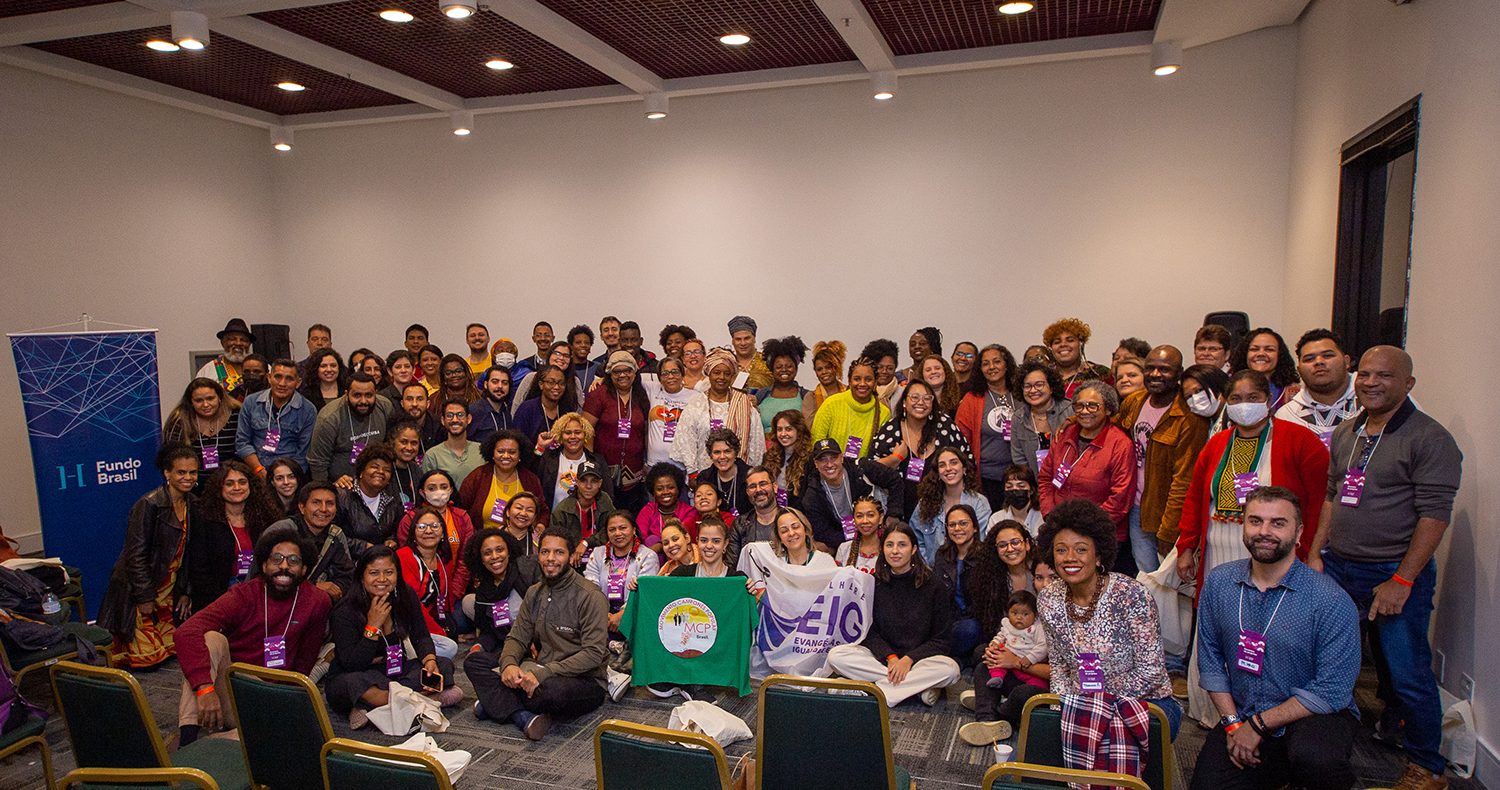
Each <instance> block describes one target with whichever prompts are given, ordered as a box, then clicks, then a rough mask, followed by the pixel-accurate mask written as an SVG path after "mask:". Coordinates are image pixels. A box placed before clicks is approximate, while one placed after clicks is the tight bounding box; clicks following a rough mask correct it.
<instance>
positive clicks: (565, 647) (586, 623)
mask: <svg viewBox="0 0 1500 790" xmlns="http://www.w3.org/2000/svg"><path fill="white" fill-rule="evenodd" d="M575 545H576V542H575V541H574V540H573V538H572V537H571V536H570V535H568V533H566V532H564V531H562V530H559V529H555V528H549V529H548V530H547V531H546V532H543V533H542V539H541V543H540V545H539V547H538V548H537V560H538V562H539V563H540V564H541V568H542V580H541V581H540V582H537V583H536V584H533V585H532V586H531V589H529V590H527V591H526V596H525V598H523V599H522V602H521V606H520V608H519V609H518V610H517V611H516V612H514V613H513V614H514V617H515V622H514V624H512V625H511V629H510V634H509V635H508V636H507V637H506V639H505V645H504V646H503V647H501V649H500V651H499V652H498V653H491V652H487V651H484V650H475V651H473V652H471V653H469V656H468V658H467V659H466V660H465V661H464V674H466V675H468V676H469V682H471V683H473V684H474V695H475V696H477V697H478V698H479V700H478V701H477V702H475V703H474V717H475V718H477V719H493V720H495V721H509V722H511V723H513V724H515V725H516V726H517V727H518V728H520V730H521V732H523V733H525V735H526V737H527V738H529V739H531V740H533V741H537V740H541V739H542V736H544V735H546V734H547V730H549V729H550V728H551V727H552V717H553V716H560V717H564V718H572V717H574V716H580V715H582V714H584V713H588V712H589V711H591V710H594V709H595V708H597V707H599V706H600V705H602V704H604V695H605V671H604V670H605V659H606V657H607V656H608V655H609V650H608V647H607V644H606V642H607V640H608V639H609V616H608V613H609V605H608V604H607V603H606V602H605V600H604V593H602V592H600V591H599V588H598V587H597V586H595V585H593V584H589V583H588V582H586V581H585V580H584V579H583V577H582V576H579V575H578V573H577V572H575V571H574V570H573V568H572V566H570V565H569V564H568V560H569V558H570V557H572V556H573V548H574V546H575ZM533 650H534V651H535V657H533Z"/></svg>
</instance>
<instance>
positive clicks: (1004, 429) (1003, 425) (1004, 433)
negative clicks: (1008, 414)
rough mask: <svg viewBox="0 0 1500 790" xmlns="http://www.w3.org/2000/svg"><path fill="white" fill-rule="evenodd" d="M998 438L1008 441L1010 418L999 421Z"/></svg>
mask: <svg viewBox="0 0 1500 790" xmlns="http://www.w3.org/2000/svg"><path fill="white" fill-rule="evenodd" d="M1000 440H1001V441H1006V442H1008V441H1010V420H1002V421H1001V422H1000Z"/></svg>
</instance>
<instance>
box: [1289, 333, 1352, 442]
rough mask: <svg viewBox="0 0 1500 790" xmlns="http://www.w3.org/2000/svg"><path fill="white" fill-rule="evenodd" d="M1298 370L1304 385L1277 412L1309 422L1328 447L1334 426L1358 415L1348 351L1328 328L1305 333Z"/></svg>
mask: <svg viewBox="0 0 1500 790" xmlns="http://www.w3.org/2000/svg"><path fill="white" fill-rule="evenodd" d="M1297 374H1298V375H1299V376H1301V378H1302V389H1300V390H1298V391H1297V394H1296V395H1293V396H1292V399H1291V400H1289V401H1287V402H1286V403H1284V404H1282V406H1281V408H1280V409H1277V410H1276V416H1277V418H1279V419H1283V420H1295V421H1296V422H1300V423H1302V424H1303V425H1306V426H1307V427H1308V428H1309V429H1310V430H1311V431H1312V432H1313V433H1315V434H1317V435H1318V438H1319V439H1322V440H1323V446H1324V447H1327V446H1328V445H1329V443H1330V442H1332V441H1333V429H1334V428H1337V427H1338V426H1339V424H1341V423H1342V422H1344V421H1345V420H1349V419H1353V418H1354V417H1356V416H1358V415H1359V399H1358V398H1356V397H1355V396H1354V377H1353V376H1350V375H1349V355H1348V354H1346V353H1344V344H1343V342H1341V341H1340V340H1339V336H1338V335H1335V334H1334V333H1332V332H1330V331H1328V330H1327V329H1311V330H1308V331H1307V332H1305V333H1303V335H1302V337H1301V338H1299V339H1298V340H1297Z"/></svg>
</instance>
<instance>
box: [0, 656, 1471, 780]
mask: <svg viewBox="0 0 1500 790" xmlns="http://www.w3.org/2000/svg"><path fill="white" fill-rule="evenodd" d="M139 678H140V681H141V685H142V686H143V687H144V688H145V690H146V694H147V697H148V698H149V700H150V704H151V709H152V713H153V714H154V715H155V717H156V720H157V724H158V725H159V726H161V727H162V731H163V734H164V735H165V736H168V737H170V736H171V735H172V734H173V733H174V732H175V724H176V718H177V695H178V689H179V684H180V683H181V679H182V675H181V673H180V672H179V671H178V669H177V667H176V664H175V662H174V663H171V664H168V665H167V666H165V667H163V668H161V669H158V670H156V671H153V672H147V673H142V674H140V675H139ZM459 683H460V685H461V686H463V687H464V688H465V689H466V690H469V689H470V687H469V684H468V680H467V679H466V678H464V677H463V673H462V672H460V673H459ZM1372 688H1373V675H1372V673H1369V672H1366V677H1365V678H1362V680H1361V684H1360V689H1359V698H1360V703H1361V707H1362V708H1364V709H1365V711H1366V713H1365V716H1364V720H1365V722H1367V723H1366V725H1365V726H1364V728H1363V729H1362V730H1361V734H1360V737H1359V739H1358V740H1357V741H1356V743H1355V751H1354V764H1355V768H1356V772H1357V774H1358V776H1359V779H1360V786H1361V787H1379V786H1389V785H1390V784H1392V783H1393V782H1394V781H1395V778H1396V777H1397V776H1398V775H1399V774H1400V772H1401V768H1402V763H1403V760H1402V756H1401V753H1400V752H1399V751H1397V750H1394V749H1391V748H1388V747H1385V746H1382V745H1381V744H1379V743H1377V742H1375V741H1374V740H1373V739H1372V738H1371V737H1370V736H1369V728H1370V726H1371V725H1370V724H1369V722H1373V721H1374V717H1373V716H1372V715H1370V714H1369V711H1370V709H1371V706H1372V704H1373V696H1372V694H1371V691H1372ZM948 691H949V694H948V696H947V697H946V698H945V699H943V700H941V701H940V702H938V704H937V705H935V706H933V707H931V708H928V707H926V706H924V705H922V704H921V703H920V702H918V701H916V700H915V699H913V700H911V701H909V702H906V703H903V704H902V705H900V706H898V707H897V708H896V709H895V710H893V711H892V712H891V733H892V737H893V739H894V751H895V756H896V762H897V763H898V764H900V765H901V766H902V767H904V768H906V769H907V770H908V771H910V772H911V775H912V776H913V777H914V778H915V779H916V780H917V785H918V787H920V788H924V789H925V788H938V789H939V790H947V789H948V788H973V787H978V786H979V781H980V778H981V777H982V776H983V775H984V769H985V768H986V767H987V765H988V762H989V760H990V759H991V758H990V752H989V750H987V749H976V748H973V747H970V746H967V745H965V744H964V743H962V742H961V741H959V740H958V739H957V732H958V728H959V726H960V725H962V724H964V723H966V722H968V721H969V720H970V716H971V715H972V714H970V713H969V712H968V711H966V710H964V709H963V708H961V707H960V706H959V704H958V691H959V689H958V687H954V688H951V689H949V690H948ZM22 693H23V694H25V695H26V697H27V698H28V699H30V700H32V701H34V702H37V703H39V704H44V705H45V706H46V707H48V708H51V707H52V702H51V694H50V688H49V687H48V685H47V681H46V674H45V673H42V672H37V673H33V675H32V677H29V678H27V680H26V684H25V688H23V689H22ZM680 702H681V699H680V698H677V699H672V700H663V699H657V698H656V697H653V696H651V695H650V694H649V693H647V692H646V690H645V689H633V690H632V691H631V692H630V693H629V694H628V695H627V696H626V697H625V699H624V700H622V701H621V702H620V703H618V704H617V703H610V702H606V703H605V704H604V706H603V707H602V708H600V709H598V710H596V711H594V712H593V713H592V714H589V715H588V716H584V717H582V718H579V719H576V720H574V721H570V722H559V723H558V724H557V725H556V726H554V727H553V729H552V732H551V733H550V734H549V735H548V736H547V737H546V738H545V739H544V740H542V741H540V742H538V743H532V742H530V741H527V740H526V739H525V738H524V737H523V736H522V735H521V733H520V732H519V731H518V730H517V729H516V728H515V727H514V726H512V725H509V724H503V725H502V724H497V723H495V722H491V721H478V720H477V719H475V718H474V715H473V713H472V711H471V707H472V703H473V695H472V691H470V693H469V697H468V699H467V700H466V702H465V703H464V704H463V705H462V706H460V707H459V708H456V709H451V710H450V711H449V712H448V717H449V719H450V720H451V721H452V727H451V728H450V729H449V731H448V732H446V733H441V734H438V735H436V736H434V737H435V738H436V739H437V741H438V743H439V745H441V746H443V747H444V748H448V749H465V750H467V751H469V752H470V753H471V754H473V758H474V759H473V762H472V763H471V764H470V766H469V769H468V771H467V773H466V774H465V776H464V779H463V781H462V782H461V783H460V784H461V786H463V787H470V788H504V790H512V789H513V788H514V789H517V790H530V789H531V788H544V787H546V788H557V787H562V788H570V790H582V789H585V788H594V787H595V786H596V784H595V779H594V757H593V741H592V733H593V729H594V727H595V725H597V724H598V723H599V722H601V721H603V720H604V719H607V718H618V719H627V720H630V721H636V722H642V723H645V724H654V725H659V726H665V725H666V723H667V717H668V715H669V713H670V712H671V709H672V708H673V707H674V706H675V705H677V704H679V703H680ZM716 703H717V704H718V705H719V706H720V707H722V708H724V709H725V710H728V711H730V712H732V713H734V714H735V715H737V716H740V717H741V718H743V719H744V720H745V721H746V722H747V723H749V724H750V726H751V728H752V730H753V729H754V727H755V695H754V694H753V693H752V694H751V695H749V696H746V697H743V698H739V697H736V696H735V695H734V693H733V692H732V691H720V692H719V694H718V695H717V698H716ZM333 719H334V730H335V732H336V733H337V734H338V735H340V736H346V737H347V736H351V732H350V730H349V728H348V723H347V722H346V721H344V720H342V719H340V718H339V717H338V716H334V717H333ZM47 737H48V741H49V742H50V743H51V745H52V748H53V753H54V762H55V764H56V770H57V773H58V776H61V775H62V774H63V773H66V772H67V771H68V770H69V769H71V768H72V767H73V757H72V753H71V748H70V747H69V746H68V744H67V737H66V734H65V732H64V730H63V726H62V721H61V719H58V718H57V717H53V719H52V720H51V721H49V722H48V725H47ZM358 737H359V738H360V739H363V740H367V741H372V742H375V743H384V744H391V743H396V742H398V741H399V740H402V739H399V738H390V737H386V736H383V735H381V734H379V733H378V732H376V731H375V730H374V729H373V728H371V727H366V728H365V729H363V730H361V731H360V732H359V733H358ZM1202 743H1203V731H1202V730H1200V729H1198V728H1197V726H1195V725H1192V724H1185V725H1184V726H1183V730H1182V732H1181V733H1180V734H1179V736H1178V738H1177V742H1176V744H1175V750H1176V754H1177V762H1178V765H1179V768H1180V772H1181V774H1182V776H1181V780H1182V784H1180V785H1179V787H1180V788H1185V787H1186V786H1187V782H1189V781H1191V776H1192V766H1193V761H1194V759H1195V757H1196V755H1197V753H1198V750H1199V749H1200V748H1201V747H1202ZM753 749H754V742H753V741H744V742H741V743H736V744H732V745H730V746H729V747H728V748H727V749H726V750H725V751H726V752H728V754H729V758H730V762H731V766H732V765H733V763H734V761H735V760H737V759H738V758H739V757H740V755H743V754H746V753H747V752H750V751H753ZM1452 781H1453V783H1452V787H1453V788H1454V790H1468V788H1477V787H1479V785H1478V784H1477V783H1474V782H1465V781H1463V780H1458V779H1454V780H1452ZM42 788H43V783H42V778H41V768H40V762H39V760H38V759H37V758H36V756H35V752H34V751H33V752H31V753H28V754H26V755H22V756H20V757H14V758H11V759H10V760H8V761H6V762H5V763H3V764H0V790H42Z"/></svg>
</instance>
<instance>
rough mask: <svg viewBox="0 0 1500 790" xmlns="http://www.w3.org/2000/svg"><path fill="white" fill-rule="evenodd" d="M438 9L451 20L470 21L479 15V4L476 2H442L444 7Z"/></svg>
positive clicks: (456, 0)
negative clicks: (470, 18)
mask: <svg viewBox="0 0 1500 790" xmlns="http://www.w3.org/2000/svg"><path fill="white" fill-rule="evenodd" d="M438 7H439V8H441V9H442V10H443V15H444V16H446V17H448V18H449V19H468V18H469V17H471V16H473V15H475V14H477V13H479V4H478V3H477V2H476V0H442V5H440V6H438Z"/></svg>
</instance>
